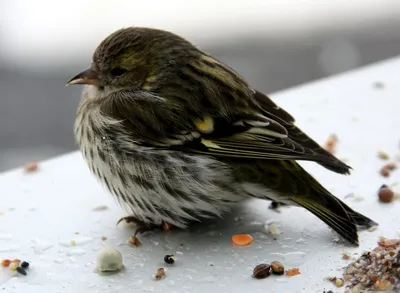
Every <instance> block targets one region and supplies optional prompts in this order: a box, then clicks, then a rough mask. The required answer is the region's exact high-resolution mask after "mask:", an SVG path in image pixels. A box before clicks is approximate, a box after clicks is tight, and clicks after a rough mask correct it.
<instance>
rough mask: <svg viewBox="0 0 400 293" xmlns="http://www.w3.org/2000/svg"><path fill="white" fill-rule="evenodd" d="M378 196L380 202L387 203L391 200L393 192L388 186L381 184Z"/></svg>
mask: <svg viewBox="0 0 400 293" xmlns="http://www.w3.org/2000/svg"><path fill="white" fill-rule="evenodd" d="M378 197H379V200H380V201H381V202H384V203H389V202H392V201H393V197H394V192H393V191H392V190H391V189H390V188H388V187H386V186H382V187H381V188H380V189H379V192H378Z"/></svg>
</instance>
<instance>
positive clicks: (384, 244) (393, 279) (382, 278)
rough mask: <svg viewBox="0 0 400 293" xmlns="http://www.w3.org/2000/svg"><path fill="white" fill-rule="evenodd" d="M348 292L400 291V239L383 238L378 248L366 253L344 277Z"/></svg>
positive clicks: (353, 264)
mask: <svg viewBox="0 0 400 293" xmlns="http://www.w3.org/2000/svg"><path fill="white" fill-rule="evenodd" d="M343 277H344V279H345V281H346V282H349V283H350V284H349V285H348V286H347V288H348V290H347V291H346V292H354V293H356V292H360V291H361V290H368V291H369V290H371V291H391V290H393V291H395V292H398V291H397V290H400V239H386V238H383V237H381V239H380V241H379V242H378V247H376V248H374V249H373V250H372V251H369V252H364V253H363V254H362V255H361V257H360V258H359V259H357V260H356V261H355V262H353V263H351V264H350V265H349V266H348V267H347V268H346V270H345V273H344V275H343Z"/></svg>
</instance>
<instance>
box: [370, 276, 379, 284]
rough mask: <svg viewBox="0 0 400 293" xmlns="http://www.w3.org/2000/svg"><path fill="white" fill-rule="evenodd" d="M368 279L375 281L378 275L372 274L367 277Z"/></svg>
mask: <svg viewBox="0 0 400 293" xmlns="http://www.w3.org/2000/svg"><path fill="white" fill-rule="evenodd" d="M369 279H370V280H371V282H374V283H375V282H376V281H378V276H377V275H372V276H371V277H369Z"/></svg>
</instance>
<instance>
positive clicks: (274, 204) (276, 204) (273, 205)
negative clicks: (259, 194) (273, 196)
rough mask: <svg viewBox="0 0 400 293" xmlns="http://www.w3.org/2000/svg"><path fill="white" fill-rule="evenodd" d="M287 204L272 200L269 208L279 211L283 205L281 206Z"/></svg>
mask: <svg viewBox="0 0 400 293" xmlns="http://www.w3.org/2000/svg"><path fill="white" fill-rule="evenodd" d="M286 205H287V204H284V203H282V202H277V201H272V202H271V204H270V205H269V209H271V210H273V211H275V212H278V213H279V212H280V211H279V208H280V207H281V206H286Z"/></svg>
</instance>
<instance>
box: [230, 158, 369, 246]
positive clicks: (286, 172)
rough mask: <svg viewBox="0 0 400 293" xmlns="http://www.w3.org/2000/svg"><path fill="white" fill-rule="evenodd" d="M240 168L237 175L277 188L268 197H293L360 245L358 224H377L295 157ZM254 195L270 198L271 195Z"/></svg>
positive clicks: (276, 199)
mask: <svg viewBox="0 0 400 293" xmlns="http://www.w3.org/2000/svg"><path fill="white" fill-rule="evenodd" d="M239 170H240V171H239V172H240V173H238V175H237V177H239V178H241V179H244V180H245V181H253V182H258V183H262V184H264V185H265V186H266V187H267V188H268V189H270V190H273V191H275V192H276V194H275V196H274V197H273V198H269V199H272V200H274V201H277V202H283V203H288V202H289V201H291V202H294V203H295V204H297V205H299V206H301V207H303V208H305V209H307V210H308V211H310V212H311V213H313V214H314V215H315V216H317V217H318V218H319V219H321V220H322V221H323V222H325V223H326V224H327V225H328V226H329V227H331V228H332V229H333V230H334V231H335V232H337V233H338V234H339V235H340V236H342V237H343V238H344V239H346V240H348V241H349V242H350V243H352V244H354V245H357V246H358V234H357V226H363V227H371V226H374V225H377V224H376V223H375V222H374V221H372V220H371V219H369V218H367V217H365V216H363V215H361V214H360V213H358V212H356V211H354V210H352V209H351V208H350V207H349V206H347V205H346V204H345V203H344V202H342V201H341V200H340V199H338V198H336V197H335V196H334V195H333V194H331V193H330V192H329V191H328V190H326V189H325V188H324V187H323V186H322V185H321V184H320V183H319V182H318V181H317V180H316V179H314V178H313V177H312V176H311V175H310V174H309V173H308V172H307V171H306V170H304V169H303V168H302V167H301V166H300V165H299V164H298V163H297V162H295V161H279V160H269V161H258V162H253V164H251V165H250V164H243V165H241V166H240V169H239ZM254 196H257V197H259V198H260V197H261V198H267V197H268V196H271V195H270V194H269V195H261V196H260V195H254Z"/></svg>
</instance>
